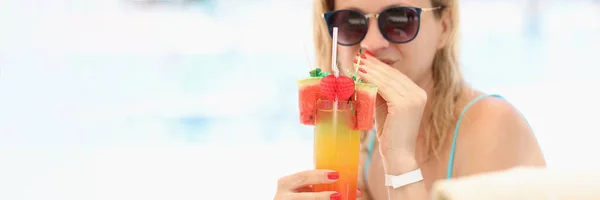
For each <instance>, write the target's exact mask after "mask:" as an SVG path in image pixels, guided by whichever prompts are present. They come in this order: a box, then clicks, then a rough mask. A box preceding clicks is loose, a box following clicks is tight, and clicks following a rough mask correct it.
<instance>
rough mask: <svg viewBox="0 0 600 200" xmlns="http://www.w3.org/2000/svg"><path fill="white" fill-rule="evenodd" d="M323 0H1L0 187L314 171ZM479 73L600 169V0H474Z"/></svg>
mask: <svg viewBox="0 0 600 200" xmlns="http://www.w3.org/2000/svg"><path fill="white" fill-rule="evenodd" d="M311 2H312V1H310V0H304V1H300V0H195V1H193V0H173V1H168V0H164V1H161V0H137V1H134V0H131V1H125V0H81V1H69V0H43V1H42V0H38V1H34V0H28V1H23V0H21V1H17V0H2V1H0V16H1V17H0V25H1V26H2V31H0V199H6V200H17V199H19V200H20V199H24V200H34V199H35V200H37V199H46V200H50V199H52V200H54V199H57V200H58V199H60V200H76V199H77V200H80V199H98V200H100V199H101V200H109V199H110V200H121V199H123V200H124V199H146V200H158V199H161V200H162V199H181V200H184V199H185V200H187V199H207V198H210V199H270V198H272V197H273V194H274V191H275V183H276V180H277V178H278V177H280V176H283V175H286V174H288V173H292V172H295V171H299V170H304V169H309V168H311V167H312V128H311V127H306V126H302V125H300V123H299V122H298V117H297V112H298V109H297V96H296V80H297V79H299V78H302V77H306V76H307V75H308V71H309V70H310V69H309V68H310V67H309V66H310V65H312V63H313V62H314V54H313V51H312V40H311V37H312V33H311V32H312V30H311V23H312V22H311V18H310V16H311V11H312V10H311V9H312V7H311ZM461 4H462V5H461V6H462V8H461V9H462V11H461V15H462V16H461V17H462V18H461V20H462V40H463V43H462V62H463V63H462V66H463V71H464V73H465V76H466V77H467V80H468V81H469V83H471V84H472V85H473V86H475V87H476V88H478V89H481V90H484V91H486V92H488V93H499V94H502V95H504V96H505V97H506V98H507V99H508V100H509V101H510V102H511V103H513V104H514V105H515V106H517V107H518V108H519V109H520V110H521V111H522V112H523V114H524V115H525V116H526V117H527V118H528V120H529V122H530V123H531V126H532V127H533V129H534V131H535V132H536V134H537V137H538V138H539V141H540V143H541V145H542V148H543V150H544V152H545V154H546V157H547V161H548V165H549V167H553V168H564V169H569V168H572V167H577V166H586V167H589V166H592V167H600V163H597V162H596V160H595V159H593V157H594V155H596V152H598V151H600V147H599V146H598V145H597V140H596V139H594V138H595V136H596V134H598V133H599V132H600V131H598V129H597V128H596V126H595V125H594V124H595V123H597V122H596V121H593V119H596V117H594V116H595V115H596V114H597V113H598V112H600V105H598V104H597V102H600V96H598V95H596V94H595V93H594V91H597V89H598V86H600V79H599V78H597V75H596V74H597V73H600V70H599V69H598V68H600V60H598V46H600V1H597V0H596V1H592V0H574V1H567V0H562V1H559V0H537V1H533V0H485V1H484V0H463V1H461Z"/></svg>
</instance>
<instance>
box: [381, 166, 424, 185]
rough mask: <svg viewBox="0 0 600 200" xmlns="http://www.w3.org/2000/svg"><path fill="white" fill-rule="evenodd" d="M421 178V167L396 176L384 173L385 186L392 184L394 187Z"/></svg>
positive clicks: (417, 180) (411, 182)
mask: <svg viewBox="0 0 600 200" xmlns="http://www.w3.org/2000/svg"><path fill="white" fill-rule="evenodd" d="M422 180H423V174H421V169H420V168H419V169H416V170H414V171H410V172H407V173H404V174H401V175H398V176H394V175H389V174H386V175H385V186H392V188H394V189H396V188H399V187H402V186H405V185H409V184H413V183H416V182H419V181H422Z"/></svg>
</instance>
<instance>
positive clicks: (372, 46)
mask: <svg viewBox="0 0 600 200" xmlns="http://www.w3.org/2000/svg"><path fill="white" fill-rule="evenodd" d="M369 20H371V21H369V27H368V29H367V35H365V38H364V39H363V40H362V41H361V42H360V47H361V48H364V49H367V50H369V51H371V52H377V51H379V50H381V49H385V48H387V47H388V46H389V45H390V43H389V42H388V41H387V40H386V39H385V38H384V37H383V35H381V32H380V31H379V25H378V24H377V18H374V17H373V18H370V19H369Z"/></svg>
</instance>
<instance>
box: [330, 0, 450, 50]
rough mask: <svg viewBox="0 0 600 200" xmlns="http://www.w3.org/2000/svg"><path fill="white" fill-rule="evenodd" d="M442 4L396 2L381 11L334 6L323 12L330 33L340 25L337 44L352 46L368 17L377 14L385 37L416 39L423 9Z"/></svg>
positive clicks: (362, 35) (366, 26)
mask: <svg viewBox="0 0 600 200" xmlns="http://www.w3.org/2000/svg"><path fill="white" fill-rule="evenodd" d="M441 8H442V7H441V6H440V7H435V8H417V7H410V6H396V7H391V8H388V9H385V10H383V11H382V12H381V13H379V14H363V13H362V12H360V11H357V10H334V11H330V12H326V13H324V14H323V18H325V22H326V23H327V28H328V29H329V35H330V36H332V35H333V27H337V28H338V44H340V45H343V46H353V45H356V44H358V43H360V42H361V41H362V40H363V39H365V36H367V30H368V29H369V18H371V17H375V18H376V19H377V25H379V31H380V32H381V34H382V35H383V37H384V38H385V39H386V40H388V41H390V42H392V43H397V44H402V43H408V42H410V41H412V40H414V39H415V38H416V37H417V34H418V33H419V28H420V27H421V23H420V20H419V19H420V18H421V13H422V12H428V11H434V10H438V9H441Z"/></svg>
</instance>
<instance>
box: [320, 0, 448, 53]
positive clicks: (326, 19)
mask: <svg viewBox="0 0 600 200" xmlns="http://www.w3.org/2000/svg"><path fill="white" fill-rule="evenodd" d="M398 8H402V9H409V10H412V11H414V12H416V13H417V17H418V18H419V21H418V22H417V23H418V24H417V31H416V32H415V35H413V36H412V37H411V38H410V39H408V40H406V41H401V42H397V41H393V40H391V39H390V38H389V37H388V36H387V35H386V34H384V33H383V31H382V30H381V21H379V15H381V13H384V12H386V11H388V10H391V9H398ZM442 8H443V7H442V6H438V7H433V8H419V7H413V6H393V7H389V8H386V9H385V10H383V11H381V12H379V13H367V14H364V13H363V12H361V11H358V10H354V9H343V10H333V11H329V12H326V13H323V14H322V17H323V19H324V20H325V24H326V26H327V30H328V32H329V36H330V37H333V27H329V24H328V23H327V22H328V21H329V19H330V18H331V16H333V15H334V14H336V13H338V12H343V11H350V12H356V13H359V14H361V15H362V16H364V18H365V19H366V21H367V25H366V27H367V29H368V27H369V18H371V17H375V19H377V25H378V26H379V33H381V35H382V36H383V38H385V39H386V40H387V41H389V42H391V43H395V44H404V43H409V42H411V41H413V40H414V39H415V38H416V37H417V35H418V34H419V30H420V29H421V13H422V12H429V11H435V10H438V9H442ZM365 37H367V33H365V35H363V36H362V38H360V39H359V40H358V41H357V42H356V43H352V44H341V43H340V42H339V41H338V44H339V45H342V46H354V45H356V44H359V43H361V42H362V41H363V40H364V39H365Z"/></svg>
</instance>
